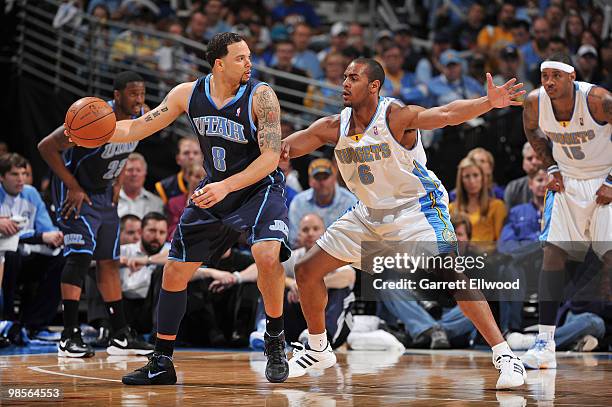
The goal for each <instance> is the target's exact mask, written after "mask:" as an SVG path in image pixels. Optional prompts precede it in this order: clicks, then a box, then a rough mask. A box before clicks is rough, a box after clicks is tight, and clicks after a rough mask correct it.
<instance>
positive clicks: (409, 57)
mask: <svg viewBox="0 0 612 407" xmlns="http://www.w3.org/2000/svg"><path fill="white" fill-rule="evenodd" d="M412 35H413V33H412V29H411V28H410V26H409V25H406V24H399V25H397V26H396V27H394V29H393V40H394V42H395V43H396V44H397V46H398V47H399V48H400V50H401V51H402V57H403V60H404V63H403V64H402V69H403V70H404V71H406V72H410V73H411V74H413V72H414V70H415V69H416V66H417V64H418V63H419V60H420V59H421V57H422V55H421V54H420V53H419V52H418V51H417V50H416V49H415V48H414V46H413V45H412Z"/></svg>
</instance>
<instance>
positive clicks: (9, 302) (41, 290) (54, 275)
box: [0, 153, 64, 346]
mask: <svg viewBox="0 0 612 407" xmlns="http://www.w3.org/2000/svg"><path fill="white" fill-rule="evenodd" d="M26 167H27V160H26V159H25V158H23V157H22V156H20V155H19V154H16V153H8V154H4V155H2V156H0V239H1V240H3V243H4V244H7V243H8V240H9V239H17V240H16V241H14V244H12V246H13V247H12V248H10V249H12V250H6V248H5V250H3V251H2V252H0V287H2V296H0V300H1V301H2V303H3V305H4V309H3V317H4V318H3V319H6V320H9V321H14V322H12V324H11V328H10V329H8V332H5V336H7V337H8V338H9V339H10V341H11V342H12V343H13V344H16V345H20V346H23V345H24V344H25V341H26V340H27V333H26V332H25V330H24V329H22V328H23V327H24V326H25V327H26V328H27V329H28V330H30V332H31V334H32V335H35V334H36V333H37V332H38V331H39V330H41V329H43V328H45V327H46V326H47V325H48V324H49V323H50V322H51V320H52V319H53V318H54V317H55V314H56V310H57V307H58V305H59V303H60V300H61V297H60V292H59V279H60V276H61V270H62V267H63V258H62V256H61V255H59V254H60V249H59V247H60V246H61V245H62V243H63V240H64V236H63V234H62V232H60V231H59V230H58V229H57V227H56V226H55V225H54V224H53V223H52V221H51V218H50V217H49V214H48V213H47V209H46V207H45V204H44V202H43V200H42V198H41V196H40V194H39V193H38V191H37V190H36V189H35V188H34V187H32V186H30V185H27V184H26V183H25V181H26ZM16 236H18V237H16ZM19 281H23V282H24V290H23V291H22V294H21V296H20V297H21V299H20V306H19V308H20V312H19V314H20V316H18V315H16V314H15V308H14V299H15V294H16V291H17V288H18V282H19ZM26 287H27V288H26ZM0 305H2V304H0ZM0 308H2V307H0ZM2 342H3V345H6V341H2Z"/></svg>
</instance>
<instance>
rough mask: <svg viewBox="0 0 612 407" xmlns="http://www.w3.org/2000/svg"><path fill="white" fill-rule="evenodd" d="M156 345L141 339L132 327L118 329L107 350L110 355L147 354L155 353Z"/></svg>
mask: <svg viewBox="0 0 612 407" xmlns="http://www.w3.org/2000/svg"><path fill="white" fill-rule="evenodd" d="M154 349H155V348H154V346H153V345H151V344H150V343H148V342H145V341H141V340H139V339H138V337H137V336H136V335H135V334H134V331H132V330H131V329H130V327H127V326H126V327H125V328H123V329H120V330H119V331H117V332H116V333H115V334H114V335H113V337H112V338H111V340H110V343H109V346H108V348H106V352H107V353H108V354H109V355H113V356H120V355H140V356H147V355H150V354H151V353H153V350H154Z"/></svg>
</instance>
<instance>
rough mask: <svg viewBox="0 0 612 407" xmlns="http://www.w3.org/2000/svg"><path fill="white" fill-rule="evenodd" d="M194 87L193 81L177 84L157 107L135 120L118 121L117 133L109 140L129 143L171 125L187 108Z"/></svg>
mask: <svg viewBox="0 0 612 407" xmlns="http://www.w3.org/2000/svg"><path fill="white" fill-rule="evenodd" d="M192 89H193V82H186V83H181V84H180V85H177V86H176V87H175V88H174V89H172V90H171V91H170V92H169V93H168V95H167V96H166V98H165V99H164V100H163V101H162V102H161V103H160V104H159V106H157V107H156V108H155V109H153V110H151V111H149V112H148V113H146V114H144V115H142V116H140V117H139V118H138V119H134V120H121V121H118V122H117V128H116V129H115V134H113V137H111V139H110V140H109V141H111V142H114V143H129V142H132V141H138V140H142V139H143V138H146V137H149V136H150V135H151V134H155V133H157V132H158V131H160V130H161V129H163V128H164V127H167V126H169V125H170V124H171V123H172V122H174V121H175V120H176V119H177V117H179V116H180V115H181V114H182V113H183V112H185V111H186V110H187V107H188V106H187V101H188V100H189V95H191V91H192Z"/></svg>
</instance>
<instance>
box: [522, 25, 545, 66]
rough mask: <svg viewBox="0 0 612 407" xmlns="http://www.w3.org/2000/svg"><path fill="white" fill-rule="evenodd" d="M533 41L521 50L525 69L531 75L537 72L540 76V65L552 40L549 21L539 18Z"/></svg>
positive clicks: (534, 28)
mask: <svg viewBox="0 0 612 407" xmlns="http://www.w3.org/2000/svg"><path fill="white" fill-rule="evenodd" d="M532 27H533V40H531V41H530V42H529V43H528V44H526V45H523V47H521V48H520V51H521V54H522V56H523V60H524V61H525V69H526V70H527V72H528V73H529V74H531V72H533V71H537V75H538V76H540V64H541V63H542V61H543V60H544V59H545V58H546V56H547V51H548V44H549V42H550V38H551V30H550V24H549V22H548V20H547V19H545V18H543V17H538V18H536V19H535V20H534V22H533V24H532Z"/></svg>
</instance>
